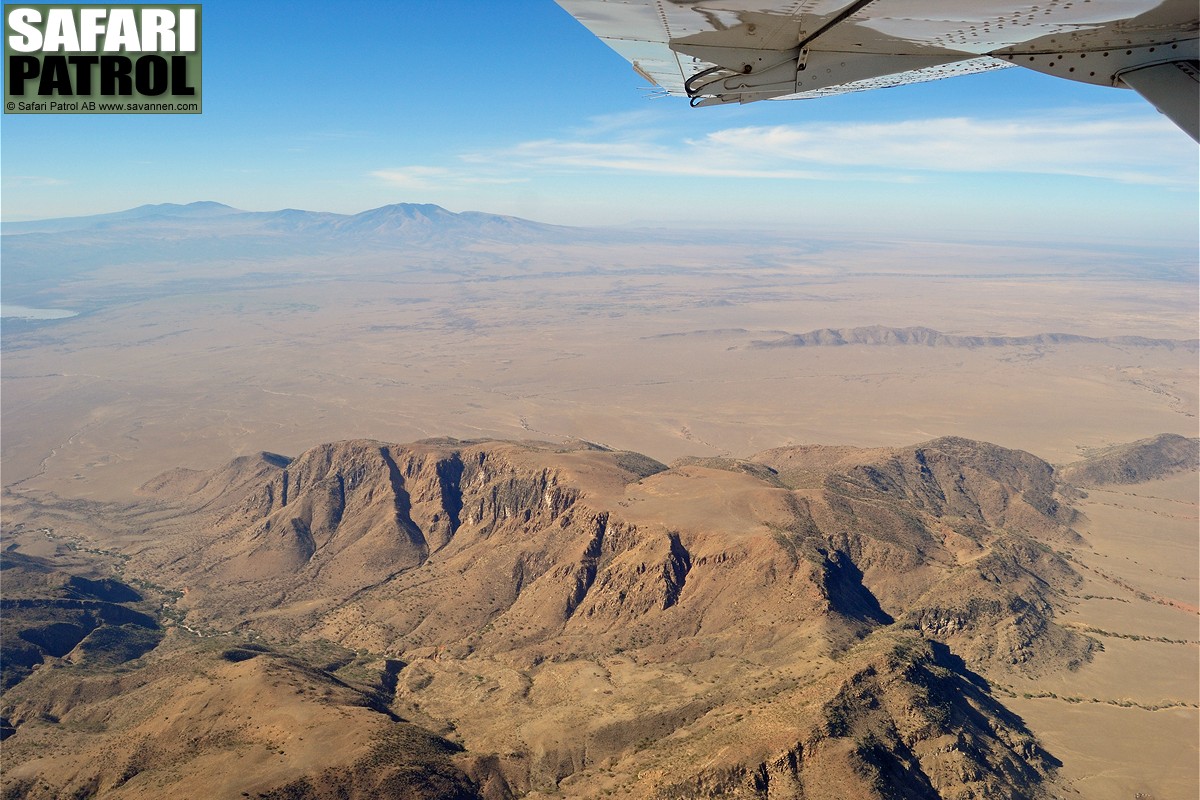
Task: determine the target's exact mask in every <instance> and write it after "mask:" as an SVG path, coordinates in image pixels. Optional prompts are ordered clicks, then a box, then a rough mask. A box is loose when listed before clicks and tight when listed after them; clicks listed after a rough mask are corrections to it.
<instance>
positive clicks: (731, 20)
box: [557, 0, 1200, 140]
mask: <svg viewBox="0 0 1200 800" xmlns="http://www.w3.org/2000/svg"><path fill="white" fill-rule="evenodd" d="M557 2H558V4H559V5H560V6H562V7H563V8H564V9H566V10H567V11H568V12H569V13H570V14H571V15H572V16H574V17H575V18H576V19H578V20H579V21H580V22H581V23H583V24H584V25H585V26H586V27H587V28H588V29H589V30H590V31H591V32H592V33H594V34H595V35H596V36H598V37H600V39H602V40H603V41H604V42H605V43H606V44H608V45H609V46H610V47H612V48H613V49H614V50H616V51H617V52H618V53H619V54H621V55H622V56H623V57H624V58H625V59H626V60H628V61H629V62H630V63H631V64H632V65H633V68H634V69H635V70H636V71H637V72H638V73H639V74H640V75H642V77H644V78H646V79H647V80H649V81H651V82H652V83H654V84H657V85H658V86H659V87H661V88H662V89H663V90H664V91H665V92H667V93H669V94H675V95H683V96H687V97H690V98H691V101H692V105H694V106H706V105H718V104H722V103H735V102H737V103H748V102H753V101H755V100H766V99H800V98H809V97H819V96H822V95H827V94H839V93H842V92H849V91H861V90H864V89H874V88H882V87H887V86H899V85H902V84H907V83H918V82H921V81H929V80H936V79H939V78H946V77H952V76H955V75H964V74H970V73H975V72H982V71H986V70H991V69H997V68H1000V67H1007V66H1022V67H1026V68H1029V69H1034V70H1037V71H1039V72H1044V73H1046V74H1049V75H1058V76H1059V77H1063V78H1067V79H1070V80H1076V81H1082V82H1084V83H1092V84H1097V85H1103V86H1114V87H1118V88H1132V89H1134V90H1135V91H1137V92H1138V93H1139V94H1141V95H1142V96H1143V97H1145V98H1146V99H1148V100H1149V101H1150V102H1152V103H1153V104H1154V105H1155V106H1156V107H1157V108H1158V109H1159V110H1160V111H1162V112H1163V113H1164V114H1166V115H1167V116H1168V117H1170V118H1171V119H1172V120H1173V121H1174V122H1175V123H1176V124H1177V125H1179V127H1181V128H1183V129H1184V130H1185V131H1187V132H1188V133H1189V134H1190V135H1191V136H1192V138H1193V139H1197V140H1200V66H1198V62H1200V40H1198V29H1200V4H1198V3H1197V2H1196V0H1035V1H1034V2H1030V1H1029V0H965V1H963V2H949V1H948V0H557Z"/></svg>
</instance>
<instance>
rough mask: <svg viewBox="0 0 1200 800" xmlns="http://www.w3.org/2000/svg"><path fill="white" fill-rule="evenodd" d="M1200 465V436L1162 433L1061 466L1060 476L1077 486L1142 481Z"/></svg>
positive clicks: (1115, 446) (1114, 446)
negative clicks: (1192, 436) (1188, 436)
mask: <svg viewBox="0 0 1200 800" xmlns="http://www.w3.org/2000/svg"><path fill="white" fill-rule="evenodd" d="M1197 467H1200V439H1196V438H1192V439H1189V438H1187V437H1184V436H1179V435H1178V434H1173V433H1162V434H1159V435H1158V436H1153V437H1151V438H1149V439H1139V440H1138V441H1136V442H1130V443H1128V444H1119V445H1113V446H1112V447H1107V448H1104V449H1103V450H1100V451H1098V452H1094V453H1089V454H1088V456H1087V457H1086V458H1084V459H1082V460H1080V461H1076V462H1074V463H1072V464H1067V465H1066V466H1063V467H1060V468H1059V470H1058V474H1059V477H1061V479H1062V480H1064V481H1066V482H1068V483H1071V484H1074V485H1076V486H1101V485H1104V484H1110V483H1143V482H1144V481H1150V480H1154V479H1155V478H1163V477H1166V476H1167V475H1171V474H1173V473H1176V472H1183V471H1185V470H1191V471H1192V472H1195V471H1196V469H1197Z"/></svg>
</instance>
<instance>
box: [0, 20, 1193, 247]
mask: <svg viewBox="0 0 1200 800" xmlns="http://www.w3.org/2000/svg"><path fill="white" fill-rule="evenodd" d="M203 36H204V113H203V114H202V115H199V116H165V115H164V116H152V115H133V116H38V115H30V116H18V115H8V116H5V117H4V118H3V138H2V140H0V147H2V151H0V170H2V177H3V194H2V213H3V217H4V219H6V220H17V219H34V218H42V217H54V216H72V215H78V214H89V213H98V212H105V211H114V210H119V209H122V208H129V207H132V206H137V205H141V204H144V203H159V202H177V203H186V202H191V201H194V200H217V201H220V202H224V203H228V204H230V205H233V206H236V207H239V208H244V209H249V210H272V209H278V208H285V207H292V208H304V209H311V210H322V211H337V212H343V213H353V212H357V211H362V210H365V209H368V208H373V207H376V206H380V205H384V204H387V203H395V202H432V203H437V204H439V205H442V206H445V207H446V208H449V209H450V210H453V211H464V210H480V211H490V212H495V213H505V214H516V215H518V216H524V217H528V218H532V219H537V220H541V221H546V222H556V223H564V224H585V225H586V224H600V225H621V224H655V225H659V224H667V225H698V226H704V227H726V228H741V227H748V226H749V227H768V228H771V227H775V228H782V229H786V230H790V231H799V232H804V231H814V232H816V231H836V232H850V233H853V232H871V233H883V234H887V235H893V234H905V233H908V234H912V235H915V236H921V237H939V238H940V237H951V238H958V237H962V236H967V237H970V236H986V237H1001V238H1009V237H1014V238H1034V239H1046V238H1053V239H1065V240H1077V239H1081V238H1082V239H1090V240H1095V239H1113V240H1121V241H1125V242H1137V241H1146V240H1152V241H1155V242H1167V243H1180V244H1187V243H1189V242H1190V243H1194V242H1195V241H1196V236H1197V217H1198V207H1197V148H1196V145H1195V144H1194V143H1193V142H1192V141H1191V140H1190V139H1189V138H1188V137H1187V136H1186V135H1185V134H1183V133H1181V132H1179V131H1178V130H1177V129H1176V128H1175V127H1174V126H1173V125H1172V124H1171V123H1170V122H1169V121H1167V120H1166V119H1165V118H1162V117H1161V116H1159V115H1158V114H1157V112H1155V111H1154V110H1153V109H1152V108H1151V107H1150V106H1149V105H1148V104H1146V103H1145V102H1144V101H1142V100H1141V99H1140V98H1139V97H1137V96H1136V95H1134V94H1133V93H1132V92H1128V91H1118V90H1112V89H1103V88H1097V87H1091V86H1085V85H1081V84H1075V83H1072V82H1069V81H1064V80H1060V79H1056V78H1050V77H1046V76H1042V75H1039V74H1036V73H1031V72H1025V71H1022V70H1020V69H1009V70H1001V71H998V72H994V73H988V74H983V75H978V76H972V77H965V78H957V79H952V80H947V81H939V82H934V83H929V84H922V85H917V86H910V87H903V88H897V89H889V90H883V91H877V92H868V93H861V94H855V95H845V96H841V97H833V98H826V99H821V100H811V101H799V102H763V103H754V104H749V105H746V106H737V107H725V108H708V109H691V108H689V107H688V105H687V103H686V101H684V100H681V99H677V98H669V99H658V100H652V99H647V98H646V97H645V95H646V91H645V90H644V89H643V88H642V87H644V86H645V82H644V81H643V80H642V79H641V78H639V77H638V76H637V75H636V74H634V72H633V71H632V69H631V68H630V67H629V65H628V64H627V63H626V62H625V61H624V60H623V59H621V58H620V57H619V56H617V55H616V54H615V53H613V52H612V51H611V50H609V49H608V48H607V47H606V46H605V45H604V44H603V43H601V42H600V41H599V40H597V39H595V38H594V37H593V36H592V35H591V34H590V33H588V31H587V30H586V29H585V28H583V27H582V26H581V25H579V24H578V23H577V22H575V20H574V19H572V18H571V17H570V16H569V15H568V14H567V13H566V12H564V11H563V10H562V9H560V8H559V7H558V6H557V5H556V4H554V3H553V2H552V0H510V1H508V2H503V3H483V2H478V0H431V1H429V2H421V3H415V2H414V3H395V2H375V3H369V2H358V3H356V2H343V3H337V4H333V3H328V2H322V3H317V2H286V3H285V2H268V1H266V0H256V1H255V2H253V3H248V2H238V1H230V0H220V1H219V2H206V3H204V18H203Z"/></svg>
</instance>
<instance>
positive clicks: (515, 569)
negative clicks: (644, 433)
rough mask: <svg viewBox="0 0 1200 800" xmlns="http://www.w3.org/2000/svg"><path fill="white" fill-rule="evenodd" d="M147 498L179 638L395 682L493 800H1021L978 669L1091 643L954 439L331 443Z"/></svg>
mask: <svg viewBox="0 0 1200 800" xmlns="http://www.w3.org/2000/svg"><path fill="white" fill-rule="evenodd" d="M230 476H233V478H234V479H235V483H236V484H237V485H236V486H230V488H229V489H228V490H227V491H223V492H222V491H214V486H215V485H216V484H218V483H219V482H220V481H221V480H223V479H229V478H230ZM146 490H147V491H148V492H152V493H154V494H155V495H156V496H158V497H159V498H163V499H164V500H166V498H168V497H170V502H174V503H177V504H178V505H179V506H180V508H181V509H186V513H184V514H181V515H180V517H179V519H178V520H176V521H166V522H164V523H163V526H162V533H163V535H162V542H163V544H162V545H161V547H160V548H159V549H157V550H155V549H148V550H146V551H145V552H144V553H143V554H141V555H140V556H139V559H141V563H142V564H143V565H144V566H145V567H146V568H148V569H149V568H153V569H155V570H158V571H160V572H162V573H165V574H166V575H168V576H170V578H171V579H172V580H173V581H176V582H178V583H180V584H181V585H184V586H186V587H187V589H188V594H187V596H186V597H185V598H184V600H182V601H181V602H180V608H181V609H182V610H185V611H186V612H187V615H188V617H187V618H188V620H189V624H193V625H196V626H200V627H205V628H209V629H216V630H233V631H238V630H243V631H244V630H253V631H254V632H256V633H257V634H259V635H262V636H265V637H266V638H267V639H268V640H272V639H273V640H277V641H288V640H295V639H312V640H318V639H320V640H330V641H333V642H336V643H339V644H341V645H344V646H347V647H351V648H357V649H365V650H369V651H371V652H376V653H380V654H382V655H384V656H386V657H388V658H391V659H395V660H396V662H397V663H399V664H402V665H403V668H402V669H401V670H400V671H399V673H398V676H397V678H396V680H395V681H394V685H393V688H392V689H391V690H390V695H391V702H392V703H393V704H394V707H395V708H397V709H408V710H409V713H412V714H414V715H421V716H423V717H424V718H426V719H427V720H428V721H429V722H430V724H431V725H433V726H434V728H435V729H436V726H437V724H452V725H453V726H454V729H455V730H457V731H458V732H459V733H460V735H461V736H462V737H463V742H464V744H465V746H466V747H467V750H468V752H470V753H471V754H472V756H471V758H473V759H475V760H474V761H470V762H469V764H468V767H467V771H468V773H469V774H471V775H472V776H473V777H474V778H476V779H479V780H480V781H484V782H486V781H489V780H490V781H492V784H493V785H495V786H500V785H501V784H503V786H505V787H508V788H506V789H505V790H504V791H505V792H509V794H519V793H520V792H522V791H526V790H530V789H538V788H543V789H544V788H546V787H557V786H571V787H573V788H572V791H582V787H583V786H584V783H582V781H584V780H585V778H586V777H587V776H591V777H592V778H595V777H596V773H595V770H597V769H601V767H602V765H608V766H607V767H603V768H604V769H610V770H611V769H612V768H613V765H618V764H619V765H621V770H623V771H624V773H628V774H630V775H642V776H651V777H645V779H644V780H643V779H642V778H638V779H637V780H636V781H634V784H633V785H636V786H638V787H640V788H639V789H638V792H639V793H640V794H641V795H642V796H649V795H654V796H661V797H708V796H745V797H806V798H807V797H825V796H828V797H834V796H843V797H887V796H893V795H891V794H888V793H887V791H885V788H883V787H887V786H893V785H895V786H905V787H909V788H907V789H906V790H905V791H906V792H907V793H908V794H906V795H903V796H914V797H915V796H930V797H935V796H936V797H946V798H949V797H964V798H965V797H972V796H987V797H1014V798H1015V797H1025V796H1036V793H1037V791H1038V790H1037V789H1036V787H1037V785H1039V782H1040V781H1041V780H1042V779H1044V778H1045V776H1047V775H1048V774H1049V773H1050V771H1051V768H1052V766H1053V761H1052V759H1051V758H1049V757H1048V756H1046V754H1045V753H1043V752H1042V751H1041V750H1040V749H1039V748H1038V746H1037V745H1036V743H1035V742H1033V740H1032V738H1031V737H1030V736H1029V734H1028V732H1027V731H1025V730H1024V728H1023V726H1022V725H1021V724H1020V722H1019V720H1015V719H1013V718H1011V717H1006V716H1005V712H1004V711H1003V707H1002V706H1001V705H1000V704H999V703H998V702H997V701H996V700H995V698H993V697H992V696H991V695H990V694H989V693H988V689H987V684H986V682H985V681H984V680H983V679H982V678H979V677H978V676H977V675H975V673H974V672H972V670H975V671H978V672H979V673H982V674H984V675H987V674H989V673H990V672H992V671H994V672H996V674H1002V673H1003V672H1004V671H1005V670H1011V669H1018V670H1029V671H1037V670H1046V669H1069V668H1072V667H1073V666H1077V665H1078V664H1079V663H1081V662H1082V661H1084V660H1086V659H1087V658H1088V657H1089V650H1090V648H1091V646H1092V643H1091V642H1090V640H1088V639H1087V638H1085V637H1083V636H1081V635H1079V634H1078V633H1075V632H1073V631H1070V630H1067V629H1064V628H1061V627H1059V626H1058V625H1056V624H1055V622H1054V617H1055V613H1056V611H1057V610H1058V609H1059V608H1060V607H1061V606H1062V604H1063V602H1064V600H1063V594H1062V593H1063V591H1064V590H1065V589H1066V588H1068V587H1070V586H1071V585H1073V583H1074V582H1075V581H1076V580H1077V576H1076V575H1075V574H1074V573H1073V572H1072V570H1071V569H1070V566H1069V565H1068V564H1067V563H1066V562H1065V561H1063V560H1062V559H1061V558H1060V557H1059V556H1058V555H1057V554H1056V553H1055V552H1054V544H1055V543H1059V542H1065V541H1070V540H1072V538H1073V537H1074V533H1073V532H1072V531H1071V530H1070V528H1069V524H1070V522H1071V520H1072V518H1073V517H1072V514H1073V512H1072V511H1071V509H1070V508H1069V507H1068V506H1067V505H1065V504H1064V502H1063V500H1062V499H1061V498H1060V497H1059V496H1058V495H1057V494H1056V486H1055V482H1054V472H1053V469H1052V468H1051V467H1050V466H1049V465H1047V464H1045V463H1044V462H1042V461H1040V460H1039V459H1036V458H1035V457H1033V456H1030V455H1029V454H1027V453H1022V452H1019V451H1012V450H1006V449H1004V448H1000V447H996V446H994V445H989V444H983V443H977V442H970V441H967V440H963V439H940V440H935V441H933V442H929V443H926V444H923V445H918V446H915V447H910V448H891V449H881V450H855V449H852V448H811V447H809V448H787V449H783V450H774V451H768V452H766V453H763V454H760V455H758V456H755V457H753V458H752V459H749V460H747V461H735V460H731V459H718V460H710V461H705V460H696V459H691V460H689V461H687V462H686V463H681V464H679V465H677V466H676V467H675V468H673V469H667V468H665V467H664V466H663V465H660V464H657V463H655V462H652V461H651V460H649V459H646V458H645V457H642V456H637V455H636V454H629V453H617V452H610V451H606V450H603V449H598V448H595V447H589V446H584V447H577V448H560V447H554V446H551V445H538V444H514V443H504V442H480V443H461V442H454V441H431V442H425V443H417V444H413V445H393V444H386V443H380V442H372V441H351V442H340V443H334V444H327V445H321V446H319V447H315V448H313V449H311V450H309V451H307V452H305V453H303V454H301V455H300V456H299V457H297V458H295V459H293V460H290V461H287V460H284V459H281V458H278V457H270V456H266V455H264V456H263V457H261V458H259V459H257V460H255V459H249V460H243V461H241V462H240V463H238V464H236V465H231V466H230V467H227V468H225V469H224V470H219V471H216V472H214V473H210V474H207V475H202V474H190V473H189V474H177V475H173V476H164V477H163V478H160V479H158V480H156V481H154V482H152V483H151V484H148V485H147V487H146ZM172 493H175V494H174V496H172ZM198 520H203V521H204V524H203V525H201V526H200V527H199V528H198V526H197V521H198ZM963 659H965V661H964V660H963ZM571 687H574V688H571ZM651 687H653V688H651ZM577 691H583V692H586V693H588V694H587V698H588V699H587V702H586V703H584V705H582V706H579V705H578V704H579V702H580V700H579V697H576V696H574V693H575V692H577ZM592 692H594V693H595V694H594V695H593V694H591V693H592ZM575 706H578V708H579V714H578V715H576V714H574V713H572V712H571V711H568V710H565V709H570V708H572V707H575ZM585 709H586V711H585ZM733 709H751V710H753V709H757V710H758V713H759V716H758V717H757V718H756V719H752V718H751V716H750V714H751V711H745V712H744V713H737V715H736V718H734V716H733V715H734V713H735V712H734V711H733ZM438 720H441V721H442V722H441V723H438V722H437V721H438ZM685 741H686V744H687V747H683V743H685ZM688 748H693V749H694V748H700V749H699V750H695V751H694V753H693V755H694V756H695V758H693V759H691V760H689V759H688V758H685V757H683V756H682V755H680V754H681V753H684V752H685V751H687V750H688ZM717 753H719V754H720V756H719V757H718V756H717V755H715V754H717ZM489 759H491V760H489ZM695 759H699V761H697V760H695ZM464 763H465V762H464ZM703 764H707V765H708V766H703ZM489 765H490V766H489ZM624 773H623V774H624ZM821 776H825V777H821ZM829 776H840V777H839V778H838V779H837V781H834V780H833V779H832V778H830V777H829ZM573 781H574V783H573ZM597 785H598V786H599V785H600V784H597ZM847 786H849V787H854V788H853V790H850V789H846V788H845V787H847ZM823 787H825V788H823ZM834 787H842V788H834ZM1029 787H1034V788H1033V789H1031V788H1029ZM496 791H497V792H499V791H500V790H498V789H497V790H496ZM839 792H841V794H839ZM847 792H849V793H847ZM584 794H585V795H586V794H588V793H587V792H584ZM496 796H508V795H505V794H504V793H503V792H500V793H499V794H497V795H496Z"/></svg>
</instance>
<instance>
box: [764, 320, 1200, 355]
mask: <svg viewBox="0 0 1200 800" xmlns="http://www.w3.org/2000/svg"><path fill="white" fill-rule="evenodd" d="M852 344H857V345H869V346H873V347H883V346H891V347H902V346H912V347H964V348H968V349H974V348H977V347H1049V346H1055V345H1072V344H1107V345H1113V346H1118V347H1162V348H1165V349H1167V350H1174V349H1176V348H1179V349H1183V350H1189V351H1196V350H1197V349H1200V340H1197V339H1152V338H1148V337H1145V336H1107V337H1095V336H1082V335H1079V334H1074V333H1035V334H1030V335H1028V336H996V335H985V336H979V335H964V334H953V333H942V332H941V331H936V330H934V329H933V328H925V327H920V326H913V327H907V328H894V327H889V326H886V325H866V326H863V327H859V328H820V329H818V330H814V331H808V332H807V333H795V334H790V335H788V336H783V337H780V338H778V339H767V340H763V341H757V342H753V343H752V344H751V345H750V346H751V347H755V348H772V347H842V346H845V345H852Z"/></svg>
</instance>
